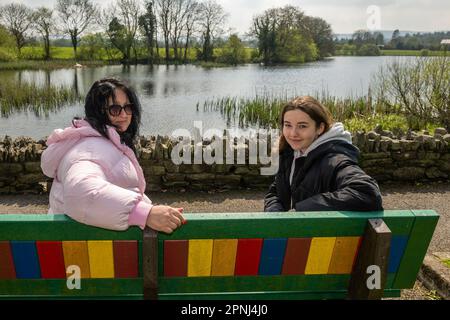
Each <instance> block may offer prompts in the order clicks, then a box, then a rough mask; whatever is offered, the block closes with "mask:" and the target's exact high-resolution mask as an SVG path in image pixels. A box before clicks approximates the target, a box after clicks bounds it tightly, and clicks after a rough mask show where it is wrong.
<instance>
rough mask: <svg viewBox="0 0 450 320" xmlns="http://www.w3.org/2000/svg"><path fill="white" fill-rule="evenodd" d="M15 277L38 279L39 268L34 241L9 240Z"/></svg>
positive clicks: (39, 276)
mask: <svg viewBox="0 0 450 320" xmlns="http://www.w3.org/2000/svg"><path fill="white" fill-rule="evenodd" d="M11 249H12V254H13V259H14V265H15V267H16V277H17V279H40V278H41V269H40V267H39V259H38V254H37V249H36V242H35V241H11Z"/></svg>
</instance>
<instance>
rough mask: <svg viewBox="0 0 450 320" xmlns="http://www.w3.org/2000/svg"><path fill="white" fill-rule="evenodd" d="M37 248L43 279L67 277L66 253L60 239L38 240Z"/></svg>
mask: <svg viewBox="0 0 450 320" xmlns="http://www.w3.org/2000/svg"><path fill="white" fill-rule="evenodd" d="M36 248H37V252H38V255H39V263H40V266H41V276H42V278H43V279H65V278H66V269H65V266H64V254H63V250H62V244H61V242H60V241H37V242H36Z"/></svg>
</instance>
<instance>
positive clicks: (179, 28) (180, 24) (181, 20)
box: [171, 0, 194, 60]
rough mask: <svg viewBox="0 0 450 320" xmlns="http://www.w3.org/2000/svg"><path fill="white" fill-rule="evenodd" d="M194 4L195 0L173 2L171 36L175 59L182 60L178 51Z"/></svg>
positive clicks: (176, 0)
mask: <svg viewBox="0 0 450 320" xmlns="http://www.w3.org/2000/svg"><path fill="white" fill-rule="evenodd" d="M193 4H194V0H174V3H173V10H172V12H171V13H172V15H171V17H172V18H171V19H172V30H171V36H172V46H173V51H174V57H175V60H180V54H179V51H178V48H179V45H180V39H181V36H182V34H183V32H184V31H185V28H186V21H187V19H188V16H190V15H191V12H190V10H192V9H193ZM180 50H181V48H180Z"/></svg>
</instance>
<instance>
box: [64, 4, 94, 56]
mask: <svg viewBox="0 0 450 320" xmlns="http://www.w3.org/2000/svg"><path fill="white" fill-rule="evenodd" d="M56 10H57V11H58V15H59V18H60V23H61V26H62V32H63V33H65V34H68V35H69V36H70V39H71V40H72V46H73V52H74V55H75V58H76V57H77V46H78V41H79V39H78V38H79V37H80V36H81V35H82V34H83V32H85V31H86V30H87V28H88V27H89V26H91V25H92V24H93V23H94V22H95V20H94V19H95V14H96V9H95V7H94V6H93V4H92V2H91V1H90V0H57V4H56Z"/></svg>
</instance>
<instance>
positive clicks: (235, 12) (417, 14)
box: [0, 0, 450, 34]
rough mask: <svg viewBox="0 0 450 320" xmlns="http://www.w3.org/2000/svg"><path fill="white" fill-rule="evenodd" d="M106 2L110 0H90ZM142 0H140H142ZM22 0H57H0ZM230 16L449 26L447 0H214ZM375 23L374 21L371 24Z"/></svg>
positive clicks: (48, 1)
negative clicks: (287, 9)
mask: <svg viewBox="0 0 450 320" xmlns="http://www.w3.org/2000/svg"><path fill="white" fill-rule="evenodd" d="M93 1H94V2H95V3H98V4H100V5H101V6H105V5H106V4H109V3H111V1H109V0H93ZM142 1H143V0H142ZM10 2H16V3H24V4H26V5H28V6H31V7H37V6H42V5H45V6H53V5H54V3H56V0H14V1H12V0H0V4H2V5H3V4H6V3H10ZM217 2H218V3H220V4H222V6H223V7H224V8H225V11H226V12H228V14H229V18H228V23H227V26H228V27H231V28H233V29H234V31H237V32H239V33H241V34H242V33H245V32H247V31H248V29H249V27H250V24H251V20H252V17H253V16H254V15H256V14H260V13H262V12H263V11H264V10H266V9H269V8H273V7H280V6H284V5H287V4H291V5H294V6H298V7H300V8H301V9H302V10H303V11H304V12H305V13H306V14H307V15H311V16H317V17H321V18H323V19H325V20H326V21H327V22H328V23H330V24H331V27H332V29H333V32H334V33H352V32H353V31H355V30H357V29H367V21H368V20H369V21H376V20H374V18H376V16H377V14H376V12H375V11H371V13H367V9H368V8H369V6H378V7H379V17H380V19H379V22H380V23H379V26H380V28H381V30H394V29H400V30H401V31H444V30H445V31H448V30H450V0H217ZM373 25H376V24H373Z"/></svg>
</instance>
